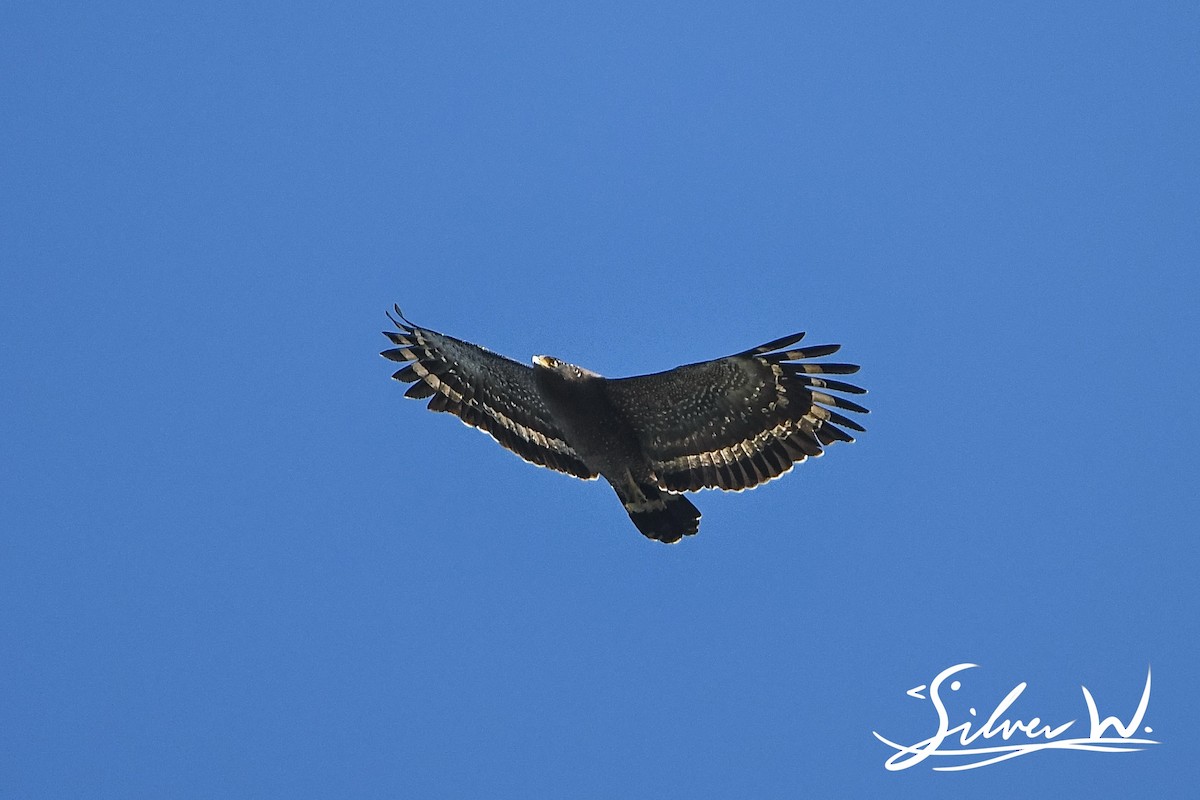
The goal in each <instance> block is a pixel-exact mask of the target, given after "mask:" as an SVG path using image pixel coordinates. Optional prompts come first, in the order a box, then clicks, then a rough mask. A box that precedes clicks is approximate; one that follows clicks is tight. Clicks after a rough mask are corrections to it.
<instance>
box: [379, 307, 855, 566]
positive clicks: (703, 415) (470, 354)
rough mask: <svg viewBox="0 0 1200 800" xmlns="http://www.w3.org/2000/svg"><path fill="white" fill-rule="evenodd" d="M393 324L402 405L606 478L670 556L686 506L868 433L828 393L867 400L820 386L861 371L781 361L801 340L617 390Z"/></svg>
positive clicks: (629, 381)
mask: <svg viewBox="0 0 1200 800" xmlns="http://www.w3.org/2000/svg"><path fill="white" fill-rule="evenodd" d="M396 311H397V314H399V309H398V308H397V309H396ZM395 322H396V326H397V327H398V328H399V329H400V331H399V333H397V332H393V331H385V332H384V335H385V336H387V337H388V338H389V339H391V340H392V342H393V343H395V344H396V345H397V347H396V348H395V349H392V350H387V351H384V353H383V355H384V356H385V357H387V358H389V359H391V360H393V361H399V362H411V363H408V365H407V366H406V367H404V368H403V369H401V370H399V371H398V372H396V374H395V375H393V377H394V378H396V379H397V380H400V381H404V382H407V383H413V384H414V385H413V386H411V387H410V388H409V390H408V391H407V392H406V395H407V396H409V397H417V398H422V397H430V398H431V399H430V401H429V408H430V409H432V410H434V411H448V412H451V413H453V414H456V415H457V416H458V417H460V418H461V419H462V421H463V422H465V423H466V424H468V425H471V426H474V427H477V428H480V429H481V430H483V431H486V432H487V433H489V434H490V435H491V436H492V437H493V438H495V439H496V441H498V442H499V443H500V444H501V445H503V446H504V447H507V448H508V449H510V450H512V451H514V452H515V453H517V454H518V455H520V456H521V457H522V458H524V459H526V460H527V461H531V462H533V463H535V464H539V465H541V466H545V467H549V468H551V469H555V470H558V471H560V472H565V473H567V474H570V475H574V476H576V477H578V478H584V479H591V478H595V477H597V476H603V477H604V479H605V480H607V481H608V482H609V484H611V485H612V487H613V489H615V490H616V493H617V496H618V497H619V498H620V500H621V503H622V504H623V505H624V506H625V509H626V511H628V512H629V516H630V518H631V519H632V520H633V522H634V524H635V525H636V526H637V528H638V530H640V531H641V532H642V533H643V534H645V535H646V536H648V537H650V538H652V539H657V540H659V541H662V542H676V541H679V539H680V538H681V537H682V536H684V535H688V534H693V533H696V531H697V530H698V528H699V520H700V512H699V511H697V510H696V507H695V506H694V505H692V503H691V502H690V501H689V500H688V499H687V498H686V497H683V495H682V494H681V493H682V492H688V491H696V490H698V489H702V488H718V489H731V490H734V491H740V490H742V489H748V488H751V487H754V486H757V485H758V484H760V483H764V482H766V481H768V480H771V479H772V478H775V477H778V476H779V475H782V474H783V473H785V472H787V471H789V470H790V469H791V468H792V464H793V463H798V462H800V461H804V460H805V459H806V458H808V457H809V456H819V455H821V454H822V452H823V450H822V448H823V446H825V445H828V444H830V443H831V442H834V441H847V442H851V441H854V440H853V438H851V437H850V435H849V434H847V433H846V432H845V431H843V430H841V428H839V427H838V425H841V426H843V427H848V428H852V429H854V430H862V426H861V425H859V424H858V423H856V422H854V421H853V420H850V419H848V418H847V417H845V416H843V415H841V414H840V413H838V412H837V411H836V410H834V409H838V408H840V409H844V410H849V411H854V412H858V413H866V409H865V408H862V407H861V406H859V405H857V404H855V403H853V402H850V401H849V400H846V399H845V398H842V397H839V396H835V395H830V394H828V393H827V390H828V391H838V392H848V393H852V394H861V393H863V391H864V390H862V389H860V388H858V387H857V386H852V385H850V384H847V383H842V382H840V381H834V380H829V379H826V378H820V377H816V376H817V375H820V374H828V373H832V374H844V373H851V372H856V371H857V370H858V367H857V366H855V365H852V364H831V363H823V364H822V363H813V362H806V363H794V362H798V361H802V360H805V359H810V358H815V357H819V356H824V355H829V354H831V353H833V352H835V351H837V350H838V348H839V345H819V346H817V347H809V348H805V349H802V350H786V349H785V348H787V347H789V346H790V345H793V344H795V343H796V342H798V341H799V340H800V339H801V338H802V337H803V336H804V334H796V335H793V336H789V337H785V338H783V339H778V340H776V341H774V342H770V343H768V344H765V345H762V346H760V347H756V348H752V349H750V350H747V351H744V352H742V353H738V354H736V355H732V356H728V357H726V358H721V359H716V360H713V361H704V362H701V363H699V364H691V365H688V366H684V367H678V368H676V369H673V370H668V371H666V372H659V373H656V374H654V375H641V376H637V377H633V378H621V379H616V380H612V379H607V378H603V377H601V376H600V375H597V374H596V373H594V372H591V371H589V370H586V369H583V368H582V367H577V366H575V365H573V364H567V363H564V362H562V361H559V360H558V359H555V358H551V357H548V356H536V357H535V358H534V359H533V366H532V367H527V366H525V365H523V364H518V363H517V362H515V361H511V360H509V359H507V358H504V357H502V356H498V355H496V354H495V353H492V352H490V351H488V350H486V349H484V348H482V347H479V346H478V345H473V344H470V343H469V342H464V341H461V340H459V339H455V338H453V337H450V336H445V335H444V334H440V333H437V332H436V331H431V330H428V329H425V328H420V327H417V326H415V325H411V324H407V321H406V320H404V317H403V316H401V317H400V321H395ZM827 406H831V407H832V408H827Z"/></svg>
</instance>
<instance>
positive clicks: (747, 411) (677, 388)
mask: <svg viewBox="0 0 1200 800" xmlns="http://www.w3.org/2000/svg"><path fill="white" fill-rule="evenodd" d="M803 337H804V334H803V333H799V334H795V335H793V336H787V337H784V338H782V339H777V340H775V341H773V342H768V343H767V344H764V345H761V346H759V347H755V348H751V349H750V350H746V351H744V352H742V353H738V354H736V355H732V356H728V357H726V358H719V359H716V360H713V361H704V362H701V363H699V364H690V365H688V366H684V367H677V368H676V369H672V370H668V371H666V372H659V373H656V374H654V375H640V376H638V377H634V378H619V379H616V380H612V381H609V382H608V384H607V386H608V390H609V396H610V398H611V399H612V401H613V402H614V403H615V404H616V405H617V406H618V407H619V408H620V409H621V411H622V412H623V413H624V414H625V417H626V419H628V420H629V422H630V423H631V424H632V425H633V426H634V428H635V429H636V430H637V431H638V434H639V437H640V439H641V445H642V450H643V452H645V453H646V455H647V456H648V457H649V458H650V461H651V464H652V466H653V468H654V471H655V473H656V475H657V477H658V483H659V486H660V487H661V488H663V489H666V490H667V491H671V492H688V491H695V490H697V489H702V488H717V489H733V490H735V491H740V490H742V489H748V488H751V487H753V486H757V485H758V484H760V483H765V482H766V481H769V480H771V479H772V478H775V477H778V476H779V475H782V474H783V473H785V472H787V471H788V470H790V469H791V468H792V464H794V463H798V462H800V461H804V460H805V459H806V458H808V457H809V456H819V455H821V454H822V452H823V450H822V448H823V447H824V446H826V445H828V444H830V443H832V442H836V441H843V442H852V441H854V439H853V437H852V436H851V435H850V434H848V433H846V432H845V431H844V430H842V428H850V429H852V430H856V431H861V430H863V427H862V426H861V425H859V424H858V423H857V422H855V421H854V420H852V419H850V418H848V417H846V416H844V415H843V414H841V413H839V411H838V409H842V410H846V411H852V412H857V413H860V414H865V413H867V409H865V408H863V407H862V406H860V405H858V404H857V403H854V402H852V401H850V400H847V399H846V398H844V397H840V396H838V395H834V394H830V393H829V392H842V393H849V394H863V393H864V392H865V390H864V389H860V388H859V387H857V386H854V385H852V384H849V383H843V382H841V381H837V380H830V379H828V378H823V377H820V376H821V375H826V374H833V375H838V374H849V373H853V372H857V371H858V366H856V365H854V364H834V363H819V362H811V361H809V360H808V359H812V358H819V357H821V356H827V355H831V354H832V353H835V352H837V350H838V349H839V348H840V345H836V344H828V345H817V346H813V347H807V348H802V349H795V350H788V349H787V348H788V347H790V346H791V345H794V344H795V343H796V342H798V341H800V339H801V338H803ZM839 426H841V427H839Z"/></svg>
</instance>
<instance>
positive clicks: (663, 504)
mask: <svg viewBox="0 0 1200 800" xmlns="http://www.w3.org/2000/svg"><path fill="white" fill-rule="evenodd" d="M617 496H618V497H620V498H621V504H622V505H624V506H625V510H626V511H628V512H629V518H630V519H631V520H633V524H634V525H636V526H637V529H638V530H639V531H641V532H642V534H643V535H644V536H647V537H649V538H651V539H657V540H658V541H660V542H663V543H664V544H674V543H675V542H678V541H679V540H680V539H682V538H683V537H684V536H691V535H692V534H694V533H695V532H696V531H698V530H699V529H700V511H699V509H697V508H696V507H695V506H694V505H692V501H690V500H688V499H687V498H686V497H684V496H683V495H681V494H671V493H669V492H663V491H660V490H659V488H658V487H657V486H650V485H647V484H634V485H632V486H630V487H627V489H626V490H625V491H622V490H621V489H618V490H617Z"/></svg>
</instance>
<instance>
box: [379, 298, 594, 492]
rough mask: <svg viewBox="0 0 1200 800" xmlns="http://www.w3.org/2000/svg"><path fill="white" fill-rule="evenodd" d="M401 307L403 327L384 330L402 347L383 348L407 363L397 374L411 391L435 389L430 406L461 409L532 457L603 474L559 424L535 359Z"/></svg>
mask: <svg viewBox="0 0 1200 800" xmlns="http://www.w3.org/2000/svg"><path fill="white" fill-rule="evenodd" d="M396 315H397V316H398V317H399V318H400V319H399V320H397V319H394V318H393V319H392V322H393V323H395V325H396V327H397V328H398V329H399V332H395V331H384V332H383V335H384V336H386V337H388V338H389V339H391V340H392V343H393V344H395V345H396V348H394V349H392V350H384V351H383V352H382V353H380V355H382V356H383V357H384V358H387V359H391V360H392V361H397V362H400V363H402V364H407V366H405V367H404V368H403V369H400V370H398V371H397V372H396V373H395V374H394V375H392V377H393V378H395V379H396V380H398V381H403V382H404V383H411V384H412V386H410V387H409V389H408V391H407V392H405V393H404V396H405V397H413V398H417V399H421V398H425V397H429V398H430V400H429V409H430V410H431V411H448V412H450V413H451V414H455V415H456V416H458V418H459V419H461V420H462V421H463V422H464V423H466V424H467V425H470V426H472V427H475V428H479V429H480V430H482V431H485V432H486V433H488V434H489V435H490V436H491V437H492V438H493V439H495V440H496V441H497V442H499V443H500V444H501V445H503V446H504V447H506V448H508V449H509V450H512V451H513V452H514V453H516V454H517V455H519V456H520V457H521V458H523V459H525V460H526V461H530V462H532V463H534V464H539V465H541V466H543V467H549V468H550V469H554V470H558V471H559V472H565V473H567V474H568V475H574V476H575V477H577V478H585V479H589V478H594V477H596V473H595V472H593V471H592V470H590V469H588V468H587V467H586V466H585V465H584V464H583V462H582V461H581V460H580V458H579V456H578V455H577V454H576V453H575V451H574V450H572V449H571V446H570V445H568V444H567V443H566V441H564V439H563V435H562V433H561V432H560V431H559V430H558V426H556V425H555V424H554V418H553V416H552V415H551V414H550V411H549V409H547V408H546V406H545V404H544V403H543V402H542V399H541V397H540V395H539V394H538V391H537V387H536V386H535V385H534V382H533V368H532V367H526V366H524V365H523V364H518V363H517V362H516V361H512V360H510V359H507V358H504V357H503V356H499V355H496V354H495V353H493V352H491V351H490V350H487V349H484V348H482V347H480V346H478V345H474V344H471V343H470V342H464V341H462V340H460V339H455V338H454V337H452V336H446V335H444V334H441V333H438V332H436V331H431V330H428V329H426V328H419V327H417V326H416V325H412V324H410V323H408V320H405V319H404V315H403V314H401V313H400V308H399V307H398V306H397V307H396ZM388 316H389V318H390V317H391V315H390V314H389V315H388Z"/></svg>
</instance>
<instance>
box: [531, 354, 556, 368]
mask: <svg viewBox="0 0 1200 800" xmlns="http://www.w3.org/2000/svg"><path fill="white" fill-rule="evenodd" d="M533 363H534V365H535V366H539V367H545V368H546V369H552V367H551V365H550V359H549V357H547V356H534V357H533Z"/></svg>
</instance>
